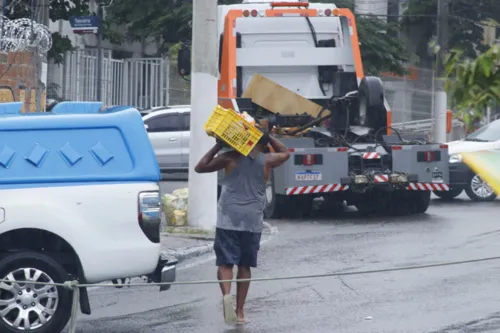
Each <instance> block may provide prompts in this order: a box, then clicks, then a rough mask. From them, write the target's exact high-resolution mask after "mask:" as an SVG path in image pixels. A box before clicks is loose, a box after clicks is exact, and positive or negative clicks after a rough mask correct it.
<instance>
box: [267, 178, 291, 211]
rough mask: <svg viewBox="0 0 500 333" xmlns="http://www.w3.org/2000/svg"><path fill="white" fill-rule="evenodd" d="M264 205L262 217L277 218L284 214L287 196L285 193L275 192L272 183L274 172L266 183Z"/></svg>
mask: <svg viewBox="0 0 500 333" xmlns="http://www.w3.org/2000/svg"><path fill="white" fill-rule="evenodd" d="M265 198H266V205H265V207H264V218H266V219H278V218H281V217H284V216H285V215H286V209H285V206H286V203H287V197H286V196H285V195H280V194H276V191H275V184H274V172H272V173H271V177H270V179H269V181H268V182H267V184H266V194H265Z"/></svg>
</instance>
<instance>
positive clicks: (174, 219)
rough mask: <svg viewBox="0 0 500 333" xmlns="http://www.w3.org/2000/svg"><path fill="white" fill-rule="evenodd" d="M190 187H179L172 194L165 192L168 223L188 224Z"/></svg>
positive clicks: (165, 209) (164, 198) (164, 203)
mask: <svg viewBox="0 0 500 333" xmlns="http://www.w3.org/2000/svg"><path fill="white" fill-rule="evenodd" d="M187 202H188V189H187V188H183V189H178V190H175V191H173V192H172V194H165V195H164V196H163V199H162V203H163V207H164V208H163V209H164V212H165V218H166V220H167V225H169V226H185V225H187Z"/></svg>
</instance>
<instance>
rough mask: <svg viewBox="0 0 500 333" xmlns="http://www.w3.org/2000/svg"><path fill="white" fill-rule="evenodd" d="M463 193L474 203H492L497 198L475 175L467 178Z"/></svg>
mask: <svg viewBox="0 0 500 333" xmlns="http://www.w3.org/2000/svg"><path fill="white" fill-rule="evenodd" d="M465 193H467V196H468V197H469V198H470V199H471V200H474V201H493V200H495V199H496V197H497V194H496V193H495V191H493V189H492V188H491V187H490V186H489V185H488V184H487V183H486V182H485V181H484V180H482V179H481V177H479V175H475V174H474V175H472V176H471V177H470V178H469V183H468V184H467V186H465Z"/></svg>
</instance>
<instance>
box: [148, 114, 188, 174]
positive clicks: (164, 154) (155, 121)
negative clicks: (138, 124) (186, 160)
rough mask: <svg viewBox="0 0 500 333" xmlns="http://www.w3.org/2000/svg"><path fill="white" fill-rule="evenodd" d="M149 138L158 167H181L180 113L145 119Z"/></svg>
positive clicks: (181, 125)
mask: <svg viewBox="0 0 500 333" xmlns="http://www.w3.org/2000/svg"><path fill="white" fill-rule="evenodd" d="M144 123H145V125H147V131H148V135H149V140H150V141H151V145H152V146H153V150H154V152H155V155H156V158H157V159H158V164H159V165H160V169H162V170H163V169H176V168H180V167H181V159H182V149H181V138H182V128H183V119H182V115H181V114H180V113H169V114H162V115H158V116H156V117H152V118H149V119H148V120H146V121H145V122H144Z"/></svg>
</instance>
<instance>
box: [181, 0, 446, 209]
mask: <svg viewBox="0 0 500 333" xmlns="http://www.w3.org/2000/svg"><path fill="white" fill-rule="evenodd" d="M218 19H219V22H218V27H219V36H220V43H219V83H218V97H219V104H220V105H221V106H224V107H230V108H233V109H235V110H237V111H246V112H248V113H249V114H251V115H252V116H253V117H254V118H256V119H258V120H265V122H263V123H266V124H269V127H270V128H278V129H279V128H281V129H290V128H291V129H292V130H289V131H288V132H287V131H286V130H285V131H281V132H279V133H281V134H283V133H285V134H286V135H283V136H282V137H280V139H281V140H282V141H283V142H284V143H285V144H286V145H287V147H289V150H290V153H291V158H290V159H289V160H288V161H287V162H286V163H285V164H284V165H282V166H281V167H280V168H277V169H275V170H274V171H273V175H272V177H271V179H270V182H269V184H268V188H267V191H266V207H265V211H264V213H265V216H266V217H267V218H277V217H282V216H287V215H288V216H290V215H292V216H296V215H301V214H307V213H308V212H310V211H311V208H312V202H313V200H314V199H315V198H316V197H322V198H323V200H324V204H325V205H327V206H328V207H338V206H339V205H341V204H342V205H343V204H344V203H345V204H347V205H353V206H355V207H356V208H357V209H358V210H359V211H360V212H361V213H362V214H366V215H372V214H391V215H394V214H399V215H408V214H418V213H424V212H425V211H426V210H427V208H428V206H429V202H430V194H431V191H448V190H449V186H448V182H449V171H448V147H447V145H445V144H440V143H431V142H428V141H427V138H424V137H418V136H404V135H401V134H400V133H398V132H397V131H396V130H394V129H392V128H391V111H390V107H389V105H388V104H387V102H386V100H385V97H384V89H383V85H382V81H381V80H380V79H379V78H377V77H366V76H365V75H364V71H363V63H362V60H361V52H360V48H359V40H358V34H357V29H356V20H355V17H354V15H353V13H352V12H351V11H350V10H349V9H345V8H337V7H336V6H335V5H334V4H331V3H328V4H326V3H307V2H301V1H287V2H283V1H281V2H266V1H262V0H259V1H255V0H244V1H243V3H241V4H236V5H220V6H219V15H218ZM189 61H190V52H189V50H188V48H185V49H183V50H181V52H180V53H179V59H178V64H179V73H180V74H181V75H189V73H190V63H189ZM290 94H291V95H293V96H296V97H293V96H292V97H290V96H291V95H290ZM289 110H293V112H289ZM325 124H326V125H325ZM391 132H392V133H391Z"/></svg>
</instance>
